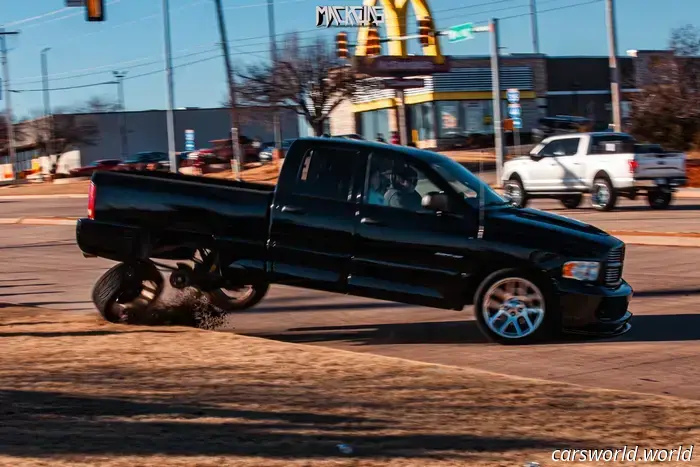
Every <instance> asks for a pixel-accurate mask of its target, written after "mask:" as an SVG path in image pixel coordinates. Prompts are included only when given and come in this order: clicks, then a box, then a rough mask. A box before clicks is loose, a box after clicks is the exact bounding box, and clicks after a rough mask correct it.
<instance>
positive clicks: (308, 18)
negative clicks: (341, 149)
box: [0, 0, 700, 117]
mask: <svg viewBox="0 0 700 467" xmlns="http://www.w3.org/2000/svg"><path fill="white" fill-rule="evenodd" d="M429 1H430V6H431V9H432V10H433V15H434V17H435V18H436V25H437V27H438V28H447V27H449V26H452V25H456V24H460V23H464V22H474V23H479V22H485V21H487V20H488V19H489V18H491V17H498V18H503V20H502V22H501V43H502V46H503V47H505V48H506V49H505V50H504V53H528V52H532V39H531V33H530V18H529V16H528V15H527V13H528V12H529V0H490V1H489V0H429ZM106 3H107V5H106V8H105V10H106V15H107V20H106V21H105V22H102V23H90V22H87V21H85V16H84V15H85V13H84V10H83V9H82V8H64V5H65V0H20V1H17V0H15V1H10V0H6V1H4V2H2V3H1V4H0V22H2V24H4V25H5V27H6V29H7V30H19V31H20V34H19V35H18V36H10V37H9V38H8V42H7V43H8V46H9V49H10V52H9V57H10V59H9V61H10V78H11V88H12V89H14V90H32V89H41V87H42V83H41V59H40V54H41V50H42V49H43V48H45V47H50V48H51V50H50V51H49V52H48V70H49V76H50V86H49V87H50V88H52V89H53V88H63V87H71V86H81V85H90V84H93V83H100V82H105V81H111V80H112V79H113V78H112V71H113V70H121V71H126V72H127V75H126V76H127V79H126V80H125V82H124V89H125V101H126V107H127V109H129V110H145V109H155V108H164V107H165V106H166V102H167V97H166V87H165V73H164V72H163V69H164V61H163V50H164V45H163V43H164V42H163V22H162V15H161V1H160V0H106ZM361 3H362V2H361V0H356V1H350V0H348V1H335V0H334V1H329V0H327V1H324V0H275V19H276V27H277V32H278V33H286V32H293V31H300V32H302V37H303V38H305V39H313V38H315V37H319V36H321V37H327V38H328V40H329V41H332V40H333V36H334V34H335V33H337V32H338V29H334V28H330V29H324V30H321V29H316V28H315V7H316V6H317V5H321V4H322V5H328V4H330V5H345V4H347V5H359V4H361ZM615 3H616V15H617V28H618V47H619V52H620V54H624V53H625V50H627V49H659V48H665V47H666V45H667V42H668V36H669V32H670V30H671V29H672V28H674V27H679V26H683V25H686V24H692V23H693V22H695V25H698V26H700V0H615ZM223 4H224V8H225V14H226V24H227V29H228V36H229V37H228V38H229V41H230V43H231V45H232V49H231V52H232V55H233V59H234V64H235V66H238V67H241V66H244V65H245V64H246V63H253V62H255V61H262V60H265V59H266V58H267V57H268V56H269V52H268V39H267V34H268V20H267V0H223ZM537 4H538V9H539V10H540V11H541V13H540V15H539V31H540V47H541V51H542V52H543V53H546V54H548V55H557V56H561V55H588V56H590V55H605V54H607V50H608V49H607V47H608V45H607V36H606V30H605V3H604V1H603V0H537ZM170 8H171V31H172V48H173V55H174V65H175V66H176V68H175V70H174V76H175V83H176V86H175V105H176V106H177V107H213V106H218V105H219V103H220V102H221V101H222V99H223V96H224V95H225V91H226V83H225V74H224V72H223V59H222V58H221V56H220V53H219V49H218V47H217V43H218V42H219V36H218V29H217V23H216V14H215V8H214V2H213V0H170ZM547 10H550V11H547ZM519 15H521V16H519ZM508 17H512V18H508ZM486 36H487V34H478V35H477V37H476V38H475V39H473V40H470V41H464V42H461V43H457V44H447V41H446V39H445V38H443V39H442V40H443V52H444V53H446V54H451V55H485V54H487V53H488V37H486ZM197 61H198V62H199V63H192V62H197ZM139 75H145V76H139ZM3 87H4V85H3ZM116 93H117V88H116V85H114V84H107V85H102V86H94V87H84V88H79V89H72V90H58V89H56V90H52V91H51V105H52V107H58V106H70V105H76V104H80V103H81V102H84V101H86V100H87V99H88V98H90V97H92V96H100V97H104V98H105V99H109V100H115V99H116ZM3 103H4V101H3ZM12 105H13V108H14V112H13V113H14V114H15V115H16V116H17V117H23V116H25V115H28V114H29V113H31V112H33V111H41V109H43V104H42V93H41V92H29V91H24V92H21V93H12Z"/></svg>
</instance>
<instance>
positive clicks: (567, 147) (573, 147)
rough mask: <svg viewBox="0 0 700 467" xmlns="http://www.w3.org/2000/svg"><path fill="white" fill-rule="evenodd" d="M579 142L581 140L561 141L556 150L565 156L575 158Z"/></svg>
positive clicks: (569, 139)
mask: <svg viewBox="0 0 700 467" xmlns="http://www.w3.org/2000/svg"><path fill="white" fill-rule="evenodd" d="M580 142H581V138H567V139H561V140H559V147H558V148H557V150H558V151H561V152H563V153H564V155H565V156H575V155H576V153H577V152H578V145H579V143H580Z"/></svg>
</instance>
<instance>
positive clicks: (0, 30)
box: [0, 28, 19, 180]
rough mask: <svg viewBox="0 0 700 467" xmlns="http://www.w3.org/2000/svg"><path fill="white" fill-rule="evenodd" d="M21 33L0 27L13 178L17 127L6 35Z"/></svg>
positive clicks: (8, 140)
mask: <svg viewBox="0 0 700 467" xmlns="http://www.w3.org/2000/svg"><path fill="white" fill-rule="evenodd" d="M15 34H19V33H18V32H16V31H12V32H8V31H5V28H0V41H2V42H1V43H0V49H1V50H0V52H1V53H2V73H3V74H4V75H5V83H4V84H5V124H6V125H7V148H8V151H7V152H8V154H9V156H10V167H11V168H12V179H13V180H15V179H16V178H17V172H16V170H15V165H16V163H17V155H16V154H15V128H14V125H13V124H12V101H11V100H10V64H9V63H8V60H7V41H6V40H5V36H8V35H15Z"/></svg>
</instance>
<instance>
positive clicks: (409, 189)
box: [384, 166, 422, 211]
mask: <svg viewBox="0 0 700 467" xmlns="http://www.w3.org/2000/svg"><path fill="white" fill-rule="evenodd" d="M417 183H418V174H417V173H416V171H415V170H413V169H412V168H410V167H407V166H401V167H395V168H394V171H393V173H392V175H391V188H389V189H388V190H387V192H386V193H385V194H384V200H385V201H386V205H387V206H392V207H395V208H403V209H409V210H411V211H420V210H421V208H422V204H421V200H422V198H421V196H420V195H419V194H418V192H417V191H416V185H417Z"/></svg>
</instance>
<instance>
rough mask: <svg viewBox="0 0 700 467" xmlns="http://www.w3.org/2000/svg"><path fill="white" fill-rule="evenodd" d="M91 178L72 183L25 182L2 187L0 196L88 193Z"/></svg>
mask: <svg viewBox="0 0 700 467" xmlns="http://www.w3.org/2000/svg"><path fill="white" fill-rule="evenodd" d="M89 185H90V180H80V181H76V182H72V183H51V182H43V183H24V184H21V185H7V186H3V187H0V197H2V196H10V195H11V196H16V195H87V193H88V186H89Z"/></svg>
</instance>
